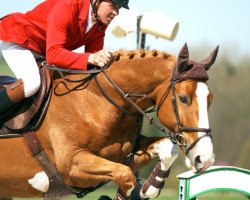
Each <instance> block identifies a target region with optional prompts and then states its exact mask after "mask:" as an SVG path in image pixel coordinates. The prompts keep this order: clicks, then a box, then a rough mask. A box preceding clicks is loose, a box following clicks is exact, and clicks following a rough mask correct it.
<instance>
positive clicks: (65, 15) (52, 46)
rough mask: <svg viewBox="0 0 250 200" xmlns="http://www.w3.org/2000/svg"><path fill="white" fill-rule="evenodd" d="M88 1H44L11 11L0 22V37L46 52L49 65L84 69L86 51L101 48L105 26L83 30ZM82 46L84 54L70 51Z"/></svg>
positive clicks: (85, 22)
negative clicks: (19, 11)
mask: <svg viewBox="0 0 250 200" xmlns="http://www.w3.org/2000/svg"><path fill="white" fill-rule="evenodd" d="M89 8H90V0H47V1H44V2H42V3H41V4H39V5H38V6H36V7H35V8H34V9H33V10H31V11H28V12H27V13H25V14H23V13H12V14H10V15H7V16H5V17H4V18H3V19H2V21H0V39H1V40H3V41H6V42H15V43H18V44H20V45H22V46H24V47H25V48H27V49H31V50H33V51H35V52H37V53H39V54H42V55H46V60H47V62H48V63H49V64H52V65H56V66H60V67H65V68H71V69H86V68H87V62H88V57H89V54H90V53H94V52H96V51H99V50H101V49H102V48H103V45H104V35H105V30H106V28H107V26H104V25H102V26H101V27H99V25H98V23H95V25H94V26H93V27H92V28H91V29H90V30H89V31H88V32H87V33H85V32H86V27H87V21H88V13H89ZM83 45H85V52H86V53H76V52H72V50H74V49H77V48H78V47H81V46H83Z"/></svg>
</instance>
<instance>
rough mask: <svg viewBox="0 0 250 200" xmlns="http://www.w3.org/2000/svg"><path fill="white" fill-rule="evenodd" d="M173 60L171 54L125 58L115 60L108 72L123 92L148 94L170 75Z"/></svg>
mask: <svg viewBox="0 0 250 200" xmlns="http://www.w3.org/2000/svg"><path fill="white" fill-rule="evenodd" d="M173 61H175V60H174V57H173V56H169V58H165V59H164V58H162V57H144V58H141V57H134V58H132V59H128V58H127V59H126V58H125V59H123V60H119V61H115V62H114V63H113V64H112V65H111V67H110V69H109V70H108V74H109V76H110V77H111V78H112V80H113V81H114V82H115V83H117V85H119V87H120V88H121V89H123V90H124V91H125V92H133V93H142V94H149V93H151V92H152V91H153V90H154V89H155V88H156V87H157V86H158V85H160V84H161V83H162V82H163V81H165V80H166V79H168V78H169V77H171V75H172V68H173V63H174V62H173Z"/></svg>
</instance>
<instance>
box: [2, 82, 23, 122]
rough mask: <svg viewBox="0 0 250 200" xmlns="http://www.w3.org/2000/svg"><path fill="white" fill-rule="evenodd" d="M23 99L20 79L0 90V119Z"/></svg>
mask: <svg viewBox="0 0 250 200" xmlns="http://www.w3.org/2000/svg"><path fill="white" fill-rule="evenodd" d="M23 99H24V87H23V81H22V80H21V79H19V80H17V81H15V82H14V83H12V84H10V85H8V86H6V87H2V88H1V89H0V118H1V115H2V114H3V113H4V112H5V111H6V110H7V109H8V108H10V107H11V106H12V105H14V104H15V103H18V102H20V101H21V100H23Z"/></svg>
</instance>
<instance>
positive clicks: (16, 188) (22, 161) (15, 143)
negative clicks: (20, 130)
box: [0, 138, 41, 197]
mask: <svg viewBox="0 0 250 200" xmlns="http://www.w3.org/2000/svg"><path fill="white" fill-rule="evenodd" d="M0 149H1V151H0V196H8V197H35V196H39V195H40V196H41V193H40V192H38V191H37V190H36V189H34V188H32V187H31V185H30V184H29V183H28V180H29V179H31V178H33V177H34V176H35V174H37V173H38V172H40V171H41V168H40V167H38V165H37V163H36V161H35V160H34V158H33V157H32V155H31V154H30V152H29V150H28V149H27V147H26V146H25V143H24V141H23V138H16V139H4V140H0Z"/></svg>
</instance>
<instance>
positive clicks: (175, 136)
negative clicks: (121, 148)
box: [46, 54, 212, 155]
mask: <svg viewBox="0 0 250 200" xmlns="http://www.w3.org/2000/svg"><path fill="white" fill-rule="evenodd" d="M113 61H114V60H113V56H112V54H111V59H110V61H109V62H108V63H107V65H106V66H105V67H103V68H94V69H93V70H87V71H86V70H85V71H83V70H70V69H62V68H57V67H55V66H50V65H48V64H47V63H46V67H47V68H49V69H51V70H56V71H58V72H59V73H60V75H61V76H62V78H63V79H64V80H66V81H68V82H82V81H85V80H86V79H88V78H92V77H94V78H95V81H96V83H97V86H98V88H99V90H100V91H101V93H102V94H103V96H104V97H105V98H106V99H107V100H108V101H109V102H110V103H111V104H113V105H114V106H115V107H116V108H117V109H119V110H120V111H122V112H124V113H126V114H128V115H134V114H133V113H131V112H129V111H128V110H126V109H125V108H123V107H121V106H120V105H118V104H117V103H116V102H115V101H114V100H113V99H112V98H111V97H110V96H109V95H108V94H107V92H106V91H105V90H104V89H103V87H102V86H101V85H100V83H99V81H98V79H97V76H95V75H97V74H99V73H100V72H102V73H103V74H104V75H105V77H106V78H107V80H108V81H109V83H110V84H111V85H112V86H113V88H114V89H115V90H116V91H117V92H118V94H119V95H120V96H121V97H123V98H124V99H125V100H127V101H128V102H129V103H130V104H131V105H132V106H133V108H134V109H136V110H137V111H138V112H139V113H140V114H141V115H142V116H143V117H144V118H146V119H147V120H148V121H149V124H150V125H151V124H153V125H154V126H155V127H156V128H157V129H159V130H160V131H161V132H162V133H163V134H164V135H165V136H166V137H167V138H169V139H170V140H171V141H172V142H173V143H174V144H177V145H179V146H183V147H184V149H185V154H186V155H187V154H188V153H189V151H190V150H191V149H193V148H194V147H195V145H196V144H197V143H198V142H199V141H200V140H201V139H202V138H204V137H207V136H208V137H212V136H211V132H212V130H211V129H210V128H199V127H189V126H184V125H183V124H181V122H180V116H179V112H178V106H177V101H176V93H175V84H176V83H177V82H181V81H183V80H184V79H180V78H179V79H178V78H176V76H175V74H176V73H175V72H176V67H175V68H174V70H173V74H172V78H171V80H170V86H168V87H167V90H166V92H165V93H164V94H163V96H162V98H161V100H160V103H159V105H158V107H157V108H156V109H155V107H156V106H155V101H154V100H153V99H152V98H151V97H148V96H147V94H138V93H125V92H124V91H123V90H122V89H121V88H120V87H119V86H118V85H117V84H116V83H115V82H113V80H112V79H111V78H110V76H109V75H108V73H107V72H106V69H107V68H108V67H109V66H110V65H111V63H112V62H113ZM62 72H67V73H74V74H79V73H81V74H89V76H88V77H85V78H84V79H80V80H69V79H67V78H65V77H64V75H63V73H62ZM170 90H171V91H172V97H171V102H172V106H173V110H174V114H175V118H176V125H177V127H178V131H177V133H173V132H171V131H169V130H168V129H166V128H163V127H162V126H161V125H160V124H159V123H157V122H156V121H155V120H154V118H153V117H149V116H148V115H147V113H149V112H153V111H155V110H156V111H157V113H158V110H159V109H160V106H161V105H162V104H163V102H164V101H165V99H166V97H167V95H168V93H169V91H170ZM131 97H137V98H144V99H146V100H148V101H150V102H151V103H152V105H153V108H152V109H150V110H148V111H143V110H142V109H141V108H140V107H139V106H138V105H137V104H136V103H135V102H134V101H133V100H132V99H131ZM183 132H186V133H195V132H204V133H205V134H204V135H202V136H200V137H198V138H197V139H196V140H195V141H194V142H193V143H191V144H190V145H189V146H188V145H187V143H186V139H185V138H184V136H183Z"/></svg>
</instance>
